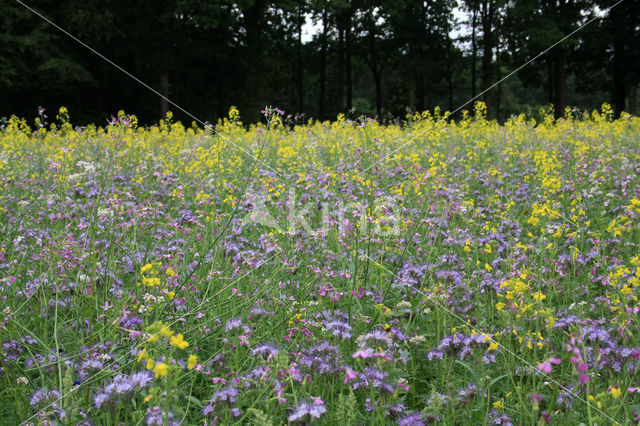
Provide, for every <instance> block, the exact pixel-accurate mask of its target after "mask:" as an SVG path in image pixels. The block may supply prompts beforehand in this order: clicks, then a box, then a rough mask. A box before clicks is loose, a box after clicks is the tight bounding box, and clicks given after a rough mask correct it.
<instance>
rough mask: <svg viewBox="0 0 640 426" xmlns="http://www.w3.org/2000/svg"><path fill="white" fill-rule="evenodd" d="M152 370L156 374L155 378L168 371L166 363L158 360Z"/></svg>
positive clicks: (164, 374) (162, 375)
mask: <svg viewBox="0 0 640 426" xmlns="http://www.w3.org/2000/svg"><path fill="white" fill-rule="evenodd" d="M153 372H154V373H155V374H156V379H157V378H158V377H164V376H166V375H167V373H168V369H167V364H165V363H164V362H160V363H158V364H156V366H155V368H154V369H153Z"/></svg>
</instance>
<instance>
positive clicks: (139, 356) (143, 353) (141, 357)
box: [138, 349, 149, 362]
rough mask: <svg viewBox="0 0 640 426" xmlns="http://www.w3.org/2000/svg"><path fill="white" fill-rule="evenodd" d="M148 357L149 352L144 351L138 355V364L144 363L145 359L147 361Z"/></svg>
mask: <svg viewBox="0 0 640 426" xmlns="http://www.w3.org/2000/svg"><path fill="white" fill-rule="evenodd" d="M148 357H149V355H148V354H147V350H146V349H143V350H142V352H140V353H139V354H138V362H142V360H143V359H147V358H148Z"/></svg>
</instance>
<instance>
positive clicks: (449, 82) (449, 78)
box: [446, 17, 453, 111]
mask: <svg viewBox="0 0 640 426" xmlns="http://www.w3.org/2000/svg"><path fill="white" fill-rule="evenodd" d="M446 30H447V90H448V93H449V111H453V77H452V75H453V69H452V68H453V65H452V59H451V46H452V44H453V43H452V42H451V35H450V34H449V17H447V28H446Z"/></svg>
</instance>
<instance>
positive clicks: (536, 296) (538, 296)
mask: <svg viewBox="0 0 640 426" xmlns="http://www.w3.org/2000/svg"><path fill="white" fill-rule="evenodd" d="M533 298H534V299H535V300H537V301H538V302H542V301H543V300H544V299H546V298H547V296H545V295H544V294H542V292H540V291H536V292H535V293H533Z"/></svg>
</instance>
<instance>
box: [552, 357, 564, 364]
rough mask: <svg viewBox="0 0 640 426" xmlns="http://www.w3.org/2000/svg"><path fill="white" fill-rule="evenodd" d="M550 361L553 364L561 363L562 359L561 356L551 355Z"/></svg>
mask: <svg viewBox="0 0 640 426" xmlns="http://www.w3.org/2000/svg"><path fill="white" fill-rule="evenodd" d="M549 362H550V363H551V364H553V365H560V363H562V360H561V359H560V358H554V357H551V358H549Z"/></svg>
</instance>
